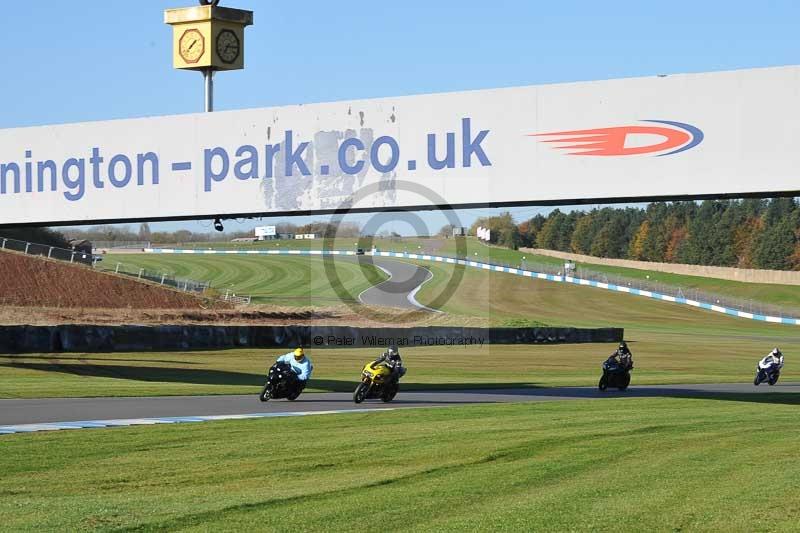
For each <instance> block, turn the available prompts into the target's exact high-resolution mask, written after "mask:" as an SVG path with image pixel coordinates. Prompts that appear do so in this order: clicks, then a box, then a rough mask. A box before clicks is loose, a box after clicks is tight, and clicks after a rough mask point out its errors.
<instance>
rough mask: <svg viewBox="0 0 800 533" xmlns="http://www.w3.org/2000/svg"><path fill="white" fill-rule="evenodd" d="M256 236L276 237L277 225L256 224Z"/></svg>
mask: <svg viewBox="0 0 800 533" xmlns="http://www.w3.org/2000/svg"><path fill="white" fill-rule="evenodd" d="M255 232H256V233H255V234H256V237H274V236H275V226H256V228H255Z"/></svg>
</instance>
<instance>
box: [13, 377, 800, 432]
mask: <svg viewBox="0 0 800 533" xmlns="http://www.w3.org/2000/svg"><path fill="white" fill-rule="evenodd" d="M354 386H355V385H354ZM768 393H794V394H797V393H800V383H785V384H783V383H779V384H777V385H776V386H774V387H770V386H768V385H761V386H759V387H755V386H753V384H752V383H747V384H744V383H727V384H701V385H643V386H632V387H631V388H629V389H628V390H627V391H624V392H620V391H617V390H611V389H610V390H608V391H606V392H600V391H598V390H597V388H596V387H552V388H524V389H523V388H521V389H474V390H446V391H415V392H403V391H402V390H401V391H400V394H398V396H397V398H396V399H395V400H394V401H393V402H391V403H389V404H385V403H383V402H381V401H379V400H367V401H365V402H364V403H362V404H360V405H356V404H355V403H353V397H352V394H350V393H334V392H331V393H307V394H303V395H302V396H301V397H300V398H299V399H298V400H296V401H294V402H289V401H286V400H271V401H269V402H265V403H262V402H260V401H259V400H258V395H257V394H252V395H231V396H162V397H149V398H52V399H31V400H0V426H5V425H12V424H36V423H46V422H72V421H81V420H113V419H128V418H130V419H133V418H157V417H180V416H207V415H236V414H248V413H268V412H274V413H281V412H286V413H288V412H321V411H332V410H352V409H364V408H367V409H374V408H386V407H393V408H396V409H401V408H409V407H438V406H450V405H468V404H486V403H507V402H539V401H552V400H580V399H601V398H645V397H674V398H709V397H717V398H720V399H723V400H724V399H729V400H741V401H754V402H768V401H770V399H769V397H768V396H766V395H767V394H768Z"/></svg>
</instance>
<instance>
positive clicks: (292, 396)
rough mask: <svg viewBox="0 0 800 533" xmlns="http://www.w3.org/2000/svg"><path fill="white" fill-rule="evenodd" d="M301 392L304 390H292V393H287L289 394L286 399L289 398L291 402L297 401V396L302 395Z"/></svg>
mask: <svg viewBox="0 0 800 533" xmlns="http://www.w3.org/2000/svg"><path fill="white" fill-rule="evenodd" d="M301 392H302V391H299V390H297V391H294V392H292V393H291V394H289V395H287V396H286V399H287V400H289V401H290V402H293V401H295V400H296V399H297V398H299V397H300V393H301Z"/></svg>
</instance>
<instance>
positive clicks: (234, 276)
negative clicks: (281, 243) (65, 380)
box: [102, 254, 388, 306]
mask: <svg viewBox="0 0 800 533" xmlns="http://www.w3.org/2000/svg"><path fill="white" fill-rule="evenodd" d="M117 263H120V264H121V265H123V266H122V270H125V271H128V272H138V271H139V269H140V268H144V269H147V270H149V271H155V272H167V273H169V274H172V275H174V276H176V277H179V278H190V279H194V280H197V281H207V282H210V283H211V286H212V287H214V288H216V289H217V290H220V291H224V290H226V289H227V290H230V291H231V292H233V293H236V294H239V295H243V296H248V295H249V296H252V298H253V300H252V301H253V303H276V304H280V305H286V306H309V305H332V304H337V303H339V302H341V301H342V299H341V298H340V297H339V295H338V294H337V292H336V291H335V290H334V288H333V287H332V286H331V282H330V281H329V280H328V277H327V275H326V271H325V264H324V263H323V261H322V260H321V259H319V258H316V257H307V256H306V257H304V256H301V257H293V256H282V257H270V256H239V255H231V256H219V255H162V254H128V255H126V254H112V255H107V256H106V257H105V260H104V261H103V263H102V267H103V268H105V269H109V270H112V271H113V270H115V268H116V265H117ZM331 264H333V265H334V268H335V270H336V273H337V275H338V279H339V283H341V286H342V288H344V289H345V291H347V294H351V295H353V297H354V301H355V298H356V297H357V296H358V295H359V294H360V293H361V291H363V290H365V289H367V288H369V287H371V286H373V285H375V284H377V283H380V282H381V281H384V280H386V279H387V278H388V276H387V275H386V274H385V273H384V272H383V271H381V270H380V269H378V268H375V267H374V266H372V265H368V264H365V265H363V266H361V265H359V264H358V263H356V262H355V261H347V260H337V261H333V262H332V263H331Z"/></svg>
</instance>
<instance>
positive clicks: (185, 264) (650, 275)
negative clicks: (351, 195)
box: [102, 238, 800, 315]
mask: <svg viewBox="0 0 800 533" xmlns="http://www.w3.org/2000/svg"><path fill="white" fill-rule="evenodd" d="M356 241H357V240H356V239H347V240H343V239H339V240H337V241H336V242H335V243H333V244H332V245H331V247H332V249H342V250H345V249H353V248H355V247H356V246H355V244H356ZM322 242H323V241H322V240H321V239H318V240H315V241H302V240H300V241H286V240H283V241H263V242H258V243H204V244H196V245H195V246H194V247H196V248H216V249H254V250H255V249H301V250H307V249H320V248H322ZM374 243H375V245H376V246H377V247H378V249H380V250H393V251H398V252H409V253H431V254H442V255H449V256H456V253H457V245H456V242H455V240H454V239H402V240H398V239H376V240H375V241H374ZM465 243H466V250H467V256H468V257H469V258H470V259H474V260H478V261H484V262H494V263H498V264H508V265H511V266H515V267H518V266H521V265H523V264H525V261H528V262H529V263H530V262H533V263H543V264H547V265H551V266H553V267H557V268H561V267H563V264H564V261H563V260H560V259H557V258H553V257H548V256H540V255H532V254H526V253H523V252H519V251H516V250H510V249H507V248H499V247H494V246H486V245H484V244H482V243H480V242H478V241H477V240H475V239H472V238H469V239H466V241H465ZM206 244H207V246H206ZM182 247H183V246H182ZM186 247H190V246H186ZM476 254H477V255H476ZM523 258H524V259H523ZM287 260H288V263H287V262H286V261H287ZM242 261H243V262H242ZM254 261H256V262H254ZM282 261H283V262H284V263H279V262H282ZM292 261H297V262H295V263H293V262H292ZM117 262H122V263H124V264H126V265H129V266H130V267H131V268H134V269H138V268H147V269H149V270H154V271H166V272H169V273H171V274H174V275H176V276H178V277H189V278H192V279H197V280H199V281H210V282H211V283H212V284H213V285H214V286H215V287H216V286H220V285H224V284H226V283H228V284H231V283H232V286H233V287H234V288H235V290H237V291H239V292H241V291H245V294H246V293H247V291H251V292H252V291H255V292H254V294H258V295H257V296H255V298H256V300H257V301H268V300H269V299H270V298H271V294H273V293H272V292H265V291H266V288H265V287H264V286H265V284H267V283H270V282H271V281H272V280H275V279H279V278H276V275H280V274H282V272H281V271H282V269H283V268H284V267H282V266H281V265H282V264H284V265H289V266H290V269H291V270H292V272H295V273H299V272H302V273H303V274H304V275H305V274H307V275H308V277H307V278H306V277H303V278H302V280H300V284H302V282H305V283H306V284H307V285H309V286H310V287H311V288H312V289H314V292H312V294H315V293H316V289H318V287H317V286H316V283H315V282H316V280H320V279H321V280H325V277H324V271H323V269H322V267H321V263H322V261H321V260H320V259H319V258H313V257H311V258H309V257H306V258H292V257H289V258H287V257H285V256H283V257H261V258H239V257H236V256H227V257H226V256H208V257H203V256H199V257H198V256H193V255H175V256H171V255H146V254H132V255H125V254H110V255H107V256H106V257H105V260H104V262H103V264H102V266H103V267H104V268H108V269H112V270H113V268H114V265H115V263H117ZM339 263H342V264H343V266H342V273H341V276H342V280H343V282H344V283H345V284H346V286H348V284H350V283H352V284H354V285H355V286H357V287H362V284H360V282H363V281H364V277H365V274H361V273H360V272H359V271H358V268H357V267H356V268H355V269H353V268H352V265H344V262H339ZM339 263H337V265H338V264H339ZM298 264H299V265H301V268H300V270H297V269H296V268H293V267H294V266H295V265H298ZM419 264H421V265H423V266H426V267H428V266H430V265H431V263H430V262H419ZM253 265H258V267H254V266H253ZM434 266H435V265H434ZM579 266H581V265H579ZM582 266H585V267H587V268H590V269H591V270H594V271H597V272H600V273H605V274H607V275H609V276H623V277H625V278H629V279H634V280H647V281H649V282H651V283H663V284H665V285H669V286H672V287H680V288H682V289H683V290H684V291H692V290H695V289H697V290H700V291H705V292H708V293H712V294H718V295H721V296H729V297H733V298H739V299H742V300H752V301H753V302H756V303H763V304H774V305H780V306H783V307H785V308H786V309H787V310H796V311H797V314H799V315H800V286H793V285H773V284H766V283H741V282H736V281H728V280H721V279H715V278H703V277H699V276H684V275H680V274H668V273H664V272H656V271H648V270H638V269H631V268H621V267H610V266H605V265H594V264H584V265H582ZM262 267H263V268H262ZM254 268H255V270H256V271H257V273H254V272H253V269H254ZM272 270H276V271H277V272H276V275H273V274H272ZM367 272H368V275H369V276H371V278H370V279H380V276H382V275H383V274H382V273H380V272H379V271H378V272H375V271H372V272H370V271H367ZM319 273H322V274H323V275H322V277H321V278H320V277H316V275H317V274H319ZM312 275H314V276H315V277H314V278H311V276H312ZM375 276H377V277H375ZM443 276H444V277H443ZM439 277H440V279H449V278H448V277H447V271H446V270H441V269H439ZM230 279H233V280H234V281H232V282H231V281H229V280H230ZM295 279H297V278H295ZM526 281H528V280H526ZM520 282H522V281H520ZM289 283H291V280H290V281H289ZM275 288H276V289H278V288H280V289H282V290H283V286H277V287H275ZM364 288H366V285H364ZM287 289H288V292H287V294H288V295H293V294H296V293H297V292H298V291H299V292H300V293H302V294H308V293H303V291H302V290H300V287H299V285H297V286H295V285H292V286H291V287H287ZM362 290H363V289H362ZM327 292H328V293H329V294H326V297H331V296H332V297H335V296H336V295H335V293H334V292H333V291H332V290H329V291H327Z"/></svg>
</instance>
